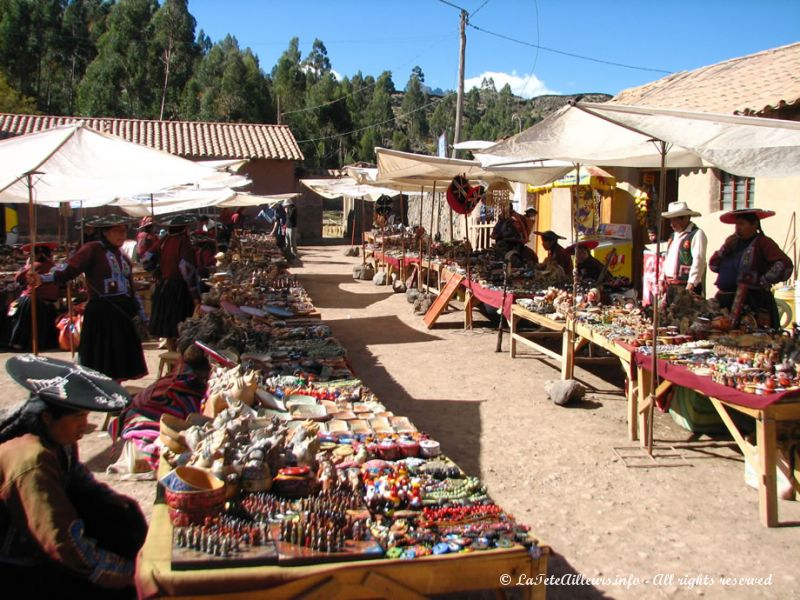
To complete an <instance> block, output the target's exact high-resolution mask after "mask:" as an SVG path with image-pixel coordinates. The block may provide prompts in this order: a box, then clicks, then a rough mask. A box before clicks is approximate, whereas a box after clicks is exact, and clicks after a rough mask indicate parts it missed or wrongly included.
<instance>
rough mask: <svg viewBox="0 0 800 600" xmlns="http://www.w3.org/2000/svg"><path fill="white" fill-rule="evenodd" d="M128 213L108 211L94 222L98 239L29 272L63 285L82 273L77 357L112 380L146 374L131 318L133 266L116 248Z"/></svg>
mask: <svg viewBox="0 0 800 600" xmlns="http://www.w3.org/2000/svg"><path fill="white" fill-rule="evenodd" d="M130 222H131V220H130V218H129V217H123V216H120V215H108V216H105V217H100V218H98V219H96V220H95V221H94V223H93V225H94V228H95V230H97V231H98V236H97V241H94V242H87V243H86V244H84V245H83V246H81V247H80V248H79V249H78V251H77V252H76V253H75V254H73V255H72V256H71V257H70V259H69V260H68V261H66V262H64V263H61V264H59V265H57V266H56V267H55V268H54V269H53V270H52V271H50V273H47V274H45V275H41V276H39V275H38V274H37V273H29V274H28V281H30V282H31V283H32V284H33V285H37V286H38V285H40V284H42V283H52V282H55V283H66V282H67V281H70V280H72V279H75V278H76V277H77V276H78V275H80V274H81V273H85V274H86V287H87V288H88V291H89V302H88V303H87V304H86V311H85V312H84V316H83V330H82V331H81V342H80V346H79V347H78V356H79V357H80V362H81V364H82V365H83V366H85V367H89V368H90V369H94V370H96V371H100V372H101V373H105V374H106V375H108V376H109V377H111V378H112V379H116V380H118V381H121V380H123V379H137V378H139V377H144V376H145V375H147V364H146V363H145V360H144V352H143V351H142V342H141V340H140V339H139V334H138V332H137V329H136V324H135V323H134V318H136V317H138V318H140V319H144V318H145V317H144V310H143V309H142V305H141V304H140V303H139V299H138V298H137V297H136V293H135V292H134V288H133V269H132V268H131V262H130V260H128V257H127V256H125V255H124V254H123V253H122V252H121V251H120V248H121V247H122V244H123V243H124V242H125V239H126V237H127V233H128V224H129V223H130Z"/></svg>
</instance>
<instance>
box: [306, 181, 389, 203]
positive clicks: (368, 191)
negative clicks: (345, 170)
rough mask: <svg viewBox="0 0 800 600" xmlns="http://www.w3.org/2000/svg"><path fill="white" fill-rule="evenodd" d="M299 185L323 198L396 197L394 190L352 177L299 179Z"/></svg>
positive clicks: (367, 198)
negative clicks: (361, 181) (360, 181)
mask: <svg viewBox="0 0 800 600" xmlns="http://www.w3.org/2000/svg"><path fill="white" fill-rule="evenodd" d="M300 183H302V184H303V185H305V186H306V187H307V188H309V189H310V190H312V191H314V192H316V193H317V194H319V195H320V196H322V197H323V198H341V197H342V196H347V197H349V198H363V199H365V200H370V201H373V202H374V201H375V200H377V199H378V198H380V197H381V196H383V195H386V196H392V197H393V196H397V194H398V193H399V192H398V191H397V190H396V189H392V188H390V187H384V186H380V185H371V184H368V183H359V182H358V181H356V180H355V179H353V178H352V177H342V178H340V179H301V180H300Z"/></svg>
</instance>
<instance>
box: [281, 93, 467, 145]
mask: <svg viewBox="0 0 800 600" xmlns="http://www.w3.org/2000/svg"><path fill="white" fill-rule="evenodd" d="M453 94H455V92H450V93H449V94H445V95H444V96H442V97H441V98H438V99H437V100H431V101H430V102H428V103H427V104H423V105H422V106H419V107H417V108H415V109H414V110H410V111H408V112H407V113H400V114H398V115H395V116H394V117H392V118H391V119H386V120H385V121H380V122H379V123H372V124H370V125H366V126H364V127H359V128H358V129H353V130H352V131H346V132H344V133H337V134H334V135H328V136H325V137H320V138H311V139H307V140H298V141H297V143H298V144H304V143H306V142H321V141H322V140H332V139H334V138H339V137H344V136H346V135H351V134H353V133H361V132H362V131H366V130H367V129H372V128H373V127H380V126H381V125H386V124H387V123H391V122H393V121H396V120H397V119H399V118H400V117H407V116H408V115H411V114H414V113H415V112H419V111H421V110H425V109H426V108H428V107H429V106H432V105H433V104H435V103H436V102H441V101H443V100H444V99H445V98H448V97H450V96H452V95H453Z"/></svg>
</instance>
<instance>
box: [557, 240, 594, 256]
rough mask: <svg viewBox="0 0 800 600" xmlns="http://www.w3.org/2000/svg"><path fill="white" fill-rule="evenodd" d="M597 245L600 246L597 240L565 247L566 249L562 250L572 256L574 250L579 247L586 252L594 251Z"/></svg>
mask: <svg viewBox="0 0 800 600" xmlns="http://www.w3.org/2000/svg"><path fill="white" fill-rule="evenodd" d="M599 245H600V242H599V241H597V240H585V241H583V242H577V243H575V244H571V245H569V246H567V247H566V248H564V250H566V251H567V252H569V253H570V254H572V253H573V252H575V249H576V248H579V247H580V248H586V249H587V250H594V249H595V248H597V246H599Z"/></svg>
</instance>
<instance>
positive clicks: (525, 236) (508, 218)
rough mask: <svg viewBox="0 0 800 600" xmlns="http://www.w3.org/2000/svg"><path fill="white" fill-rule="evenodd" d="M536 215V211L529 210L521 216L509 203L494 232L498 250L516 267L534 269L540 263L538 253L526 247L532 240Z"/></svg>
mask: <svg viewBox="0 0 800 600" xmlns="http://www.w3.org/2000/svg"><path fill="white" fill-rule="evenodd" d="M535 214H536V210H535V209H533V208H529V209H528V210H527V211H526V212H525V215H521V214H519V213H518V212H516V211H515V210H514V207H513V206H512V205H511V203H510V202H509V203H508V205H507V206H506V207H505V210H504V211H503V214H502V215H501V217H500V219H499V220H498V221H497V223H496V224H495V226H494V229H493V230H492V234H491V237H492V239H493V240H495V246H496V248H497V250H498V251H499V252H501V253H502V254H503V255H504V257H505V259H506V260H509V261H511V262H512V264H513V266H515V267H518V266H529V267H533V266H534V265H536V264H537V263H538V262H539V258H538V257H537V256H536V252H534V250H533V249H532V248H530V247H529V246H526V245H525V244H527V242H528V240H529V239H530V235H531V231H532V229H533V222H534V217H535Z"/></svg>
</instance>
